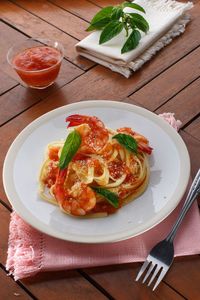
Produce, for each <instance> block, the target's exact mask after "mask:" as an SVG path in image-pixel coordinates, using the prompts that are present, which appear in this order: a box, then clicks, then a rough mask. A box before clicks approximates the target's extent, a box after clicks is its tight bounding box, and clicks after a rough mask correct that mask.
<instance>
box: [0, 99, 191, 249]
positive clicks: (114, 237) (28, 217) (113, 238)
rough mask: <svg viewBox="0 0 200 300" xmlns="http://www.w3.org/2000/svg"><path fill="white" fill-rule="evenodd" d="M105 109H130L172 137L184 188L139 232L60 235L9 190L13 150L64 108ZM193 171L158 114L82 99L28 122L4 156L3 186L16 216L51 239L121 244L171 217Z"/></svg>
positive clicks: (122, 104)
mask: <svg viewBox="0 0 200 300" xmlns="http://www.w3.org/2000/svg"><path fill="white" fill-rule="evenodd" d="M105 106H107V107H112V108H118V109H119V108H122V109H123V110H127V109H129V110H130V111H133V112H134V113H136V114H139V115H142V116H144V117H147V118H148V119H150V120H151V121H153V122H156V123H157V124H159V125H160V127H161V128H162V129H163V130H164V131H165V132H166V133H167V134H168V135H169V136H170V137H171V139H172V141H173V143H174V144H175V146H176V149H177V151H178V154H179V157H180V161H183V159H181V158H182V157H183V158H184V164H183V165H182V164H180V173H182V171H184V174H182V181H181V189H179V190H178V191H177V187H176V190H175V191H174V193H173V195H172V197H173V196H174V194H175V192H176V199H174V201H173V202H172V204H173V205H171V206H170V208H168V207H167V209H166V207H165V209H164V208H163V209H161V210H160V212H159V216H160V217H159V218H157V217H156V216H154V217H153V218H151V219H150V220H149V221H148V222H147V223H145V224H146V226H145V225H143V226H141V225H140V226H139V227H142V229H140V230H136V231H134V230H125V232H126V234H125V233H124V231H123V232H120V234H118V233H115V234H109V235H108V236H107V235H103V236H101V235H98V237H96V236H95V235H93V236H92V235H91V236H85V237H84V236H82V235H79V236H78V235H72V234H71V235H70V234H68V233H64V232H59V231H57V230H54V229H52V228H51V227H49V226H48V225H45V224H44V223H42V222H41V221H40V220H38V219H36V218H35V217H34V216H33V215H32V214H31V212H30V211H28V210H27V209H26V208H25V207H24V206H23V203H21V202H20V201H18V198H19V197H18V195H16V194H15V192H14V190H13V191H12V187H11V190H10V189H9V180H8V179H9V174H8V173H9V170H10V165H12V162H13V161H14V158H15V156H16V153H17V152H16V153H14V151H13V149H15V147H19V146H20V142H21V140H23V139H24V137H26V135H27V133H28V132H29V131H31V132H33V131H34V129H35V128H38V127H39V126H37V125H41V124H43V123H45V122H46V121H48V120H50V119H51V118H52V116H54V117H56V116H58V115H59V114H61V112H64V110H65V109H66V113H67V111H68V110H74V109H76V108H78V109H81V108H87V107H88V108H91V107H93V108H95V107H105ZM17 149H19V148H17ZM190 169H191V164H190V157H189V153H188V150H187V147H186V145H185V142H184V141H183V139H182V137H181V136H180V134H179V133H177V132H176V130H174V129H173V128H172V126H171V125H169V124H168V123H167V122H166V121H165V120H163V119H162V118H160V117H159V116H158V115H157V114H155V113H153V112H151V111H149V110H148V109H146V108H143V107H140V106H137V105H134V104H130V103H126V102H122V101H119V102H118V101H112V100H86V101H83V100H82V101H79V102H76V103H71V104H67V105H63V106H60V107H58V108H55V109H53V110H50V111H49V112H46V113H44V114H42V115H41V116H39V117H38V118H36V119H34V120H33V121H32V122H31V123H29V124H28V125H27V126H26V127H25V128H24V129H23V130H22V131H21V132H20V133H19V134H18V135H17V136H16V137H15V139H14V140H13V142H12V143H11V145H10V147H9V149H8V151H7V154H6V156H5V159H4V164H3V186H4V190H5V193H6V196H7V198H8V200H9V202H10V204H11V205H12V207H13V208H14V210H15V211H16V213H17V214H18V215H19V216H20V217H21V218H22V219H23V220H24V221H25V222H27V223H28V224H29V225H31V226H32V227H34V228H35V229H37V230H39V231H41V232H43V233H45V234H47V235H49V236H52V237H55V238H59V239H62V240H65V241H71V242H78V243H91V244H97V243H109V242H117V241H121V240H126V239H129V238H131V237H135V236H137V235H140V234H142V233H144V232H146V231H148V230H150V229H151V228H153V227H155V226H156V225H158V224H159V223H161V222H162V221H163V220H164V219H165V218H167V217H168V216H169V215H170V213H171V212H172V211H173V210H174V209H175V208H176V207H177V205H178V204H179V202H180V200H181V199H182V197H183V195H184V193H185V190H186V188H187V185H188V182H189V177H190ZM11 170H12V169H11ZM179 184H180V177H179ZM177 186H178V184H177ZM172 197H171V198H172ZM171 198H170V199H171ZM133 232H134V233H133Z"/></svg>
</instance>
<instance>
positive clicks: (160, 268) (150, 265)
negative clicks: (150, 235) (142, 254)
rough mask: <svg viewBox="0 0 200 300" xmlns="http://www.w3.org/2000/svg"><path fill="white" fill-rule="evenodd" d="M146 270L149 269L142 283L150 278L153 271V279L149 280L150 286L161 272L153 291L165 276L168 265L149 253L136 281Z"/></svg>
mask: <svg viewBox="0 0 200 300" xmlns="http://www.w3.org/2000/svg"><path fill="white" fill-rule="evenodd" d="M145 270H147V272H146V275H145V277H144V278H143V280H142V283H145V282H146V280H147V279H148V278H149V276H150V274H151V273H152V271H153V274H152V276H151V279H150V280H149V283H148V286H150V285H151V283H152V282H153V281H154V279H155V277H156V275H158V274H159V272H160V274H159V276H158V279H157V281H156V282H155V285H154V287H153V291H154V290H155V289H156V288H157V286H158V285H159V283H160V282H161V280H162V279H163V277H164V276H165V274H166V272H167V270H168V267H167V266H166V265H165V264H161V262H160V261H158V260H157V259H156V258H155V257H153V256H151V255H148V257H147V259H146V261H145V262H144V263H143V265H142V267H141V269H140V271H139V273H138V275H137V277H136V279H135V280H136V281H138V280H139V279H140V277H141V276H142V275H143V274H144V272H145Z"/></svg>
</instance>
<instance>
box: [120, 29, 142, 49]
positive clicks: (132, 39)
mask: <svg viewBox="0 0 200 300" xmlns="http://www.w3.org/2000/svg"><path fill="white" fill-rule="evenodd" d="M140 39H141V34H140V32H139V31H138V30H133V31H132V32H131V34H130V35H129V37H128V39H127V40H126V42H125V43H124V45H123V47H122V49H121V53H122V54H123V53H125V52H128V51H130V50H133V49H135V48H136V47H137V46H138V44H139V41H140Z"/></svg>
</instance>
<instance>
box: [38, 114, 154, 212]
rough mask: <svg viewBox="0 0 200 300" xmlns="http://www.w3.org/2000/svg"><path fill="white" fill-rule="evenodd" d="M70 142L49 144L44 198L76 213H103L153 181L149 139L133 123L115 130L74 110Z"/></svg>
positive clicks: (43, 176) (41, 179) (41, 185)
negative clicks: (150, 176) (150, 174)
mask: <svg viewBox="0 0 200 300" xmlns="http://www.w3.org/2000/svg"><path fill="white" fill-rule="evenodd" d="M66 121H67V122H69V125H68V127H73V128H72V130H71V131H70V133H69V135H68V137H67V139H66V141H54V142H52V143H50V144H49V145H47V148H46V151H45V160H44V162H43V164H42V167H41V170H40V176H39V194H40V197H41V198H42V199H44V200H46V201H48V202H51V203H53V204H55V205H58V206H59V207H60V209H61V210H62V211H63V212H65V213H67V214H69V215H72V216H78V217H85V216H87V217H102V216H107V215H109V214H112V213H115V212H116V211H117V210H118V209H120V208H121V207H122V206H123V205H125V204H128V203H129V202H130V201H132V200H133V199H135V198H137V197H138V196H139V195H141V194H142V193H143V192H144V191H145V189H146V187H147V185H148V181H149V173H150V172H149V163H148V155H150V154H151V152H152V148H151V147H150V146H149V142H148V140H147V139H146V138H145V137H144V136H142V135H141V134H139V133H136V132H134V131H133V130H132V129H131V128H127V127H124V128H120V129H117V130H116V131H114V130H111V129H108V128H106V127H105V125H104V124H103V122H101V120H99V119H98V118H97V117H90V116H83V115H72V116H69V117H68V118H67V119H66Z"/></svg>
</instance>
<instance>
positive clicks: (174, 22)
mask: <svg viewBox="0 0 200 300" xmlns="http://www.w3.org/2000/svg"><path fill="white" fill-rule="evenodd" d="M134 3H137V4H139V5H141V6H142V7H143V8H144V9H145V11H146V14H143V13H141V14H142V15H143V16H144V17H145V19H146V20H147V21H148V23H149V27H150V29H149V31H148V33H147V34H144V33H141V35H142V38H141V40H140V43H139V45H138V46H137V48H135V49H134V50H132V51H129V52H127V53H124V54H121V48H122V45H123V44H124V43H125V41H126V39H127V37H126V35H125V31H124V30H123V31H122V32H121V33H120V34H119V35H118V36H116V37H115V38H113V39H112V40H110V41H108V42H106V43H105V44H102V45H99V37H100V34H101V31H100V30H98V31H95V32H93V33H91V34H90V35H89V36H87V37H86V38H85V39H83V40H82V41H80V42H79V43H78V44H77V45H76V50H77V52H78V53H79V54H80V55H82V56H84V57H86V58H89V59H91V60H93V61H95V62H97V63H99V64H101V65H103V66H106V67H108V68H110V69H111V70H113V71H115V72H118V73H121V74H122V75H124V76H125V77H127V78H128V77H130V75H131V74H132V72H133V71H136V70H138V69H139V68H140V67H141V66H142V65H143V64H144V63H145V62H146V61H148V60H149V59H150V58H151V57H152V56H153V55H154V54H155V53H156V52H157V51H159V50H160V49H162V48H163V47H164V46H166V45H167V44H169V43H170V42H171V41H172V40H173V38H174V37H176V36H178V35H180V34H181V33H183V32H184V30H185V26H186V24H187V23H188V22H189V20H190V18H189V16H188V15H186V14H185V13H186V11H187V10H189V9H190V8H192V7H193V4H192V2H187V3H180V2H177V1H174V0H137V1H134ZM125 10H126V11H127V12H128V11H129V12H133V11H134V10H133V9H132V8H125Z"/></svg>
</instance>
